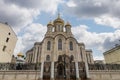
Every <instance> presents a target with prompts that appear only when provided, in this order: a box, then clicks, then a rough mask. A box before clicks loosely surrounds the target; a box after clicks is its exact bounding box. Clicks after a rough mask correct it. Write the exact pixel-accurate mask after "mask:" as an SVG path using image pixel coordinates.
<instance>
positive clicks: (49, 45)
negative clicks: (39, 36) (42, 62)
mask: <svg viewBox="0 0 120 80" xmlns="http://www.w3.org/2000/svg"><path fill="white" fill-rule="evenodd" d="M50 47H51V42H50V41H48V42H47V50H50Z"/></svg>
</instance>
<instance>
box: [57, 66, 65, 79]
mask: <svg viewBox="0 0 120 80" xmlns="http://www.w3.org/2000/svg"><path fill="white" fill-rule="evenodd" d="M57 72H58V76H60V77H62V76H64V65H63V64H59V65H58V66H57Z"/></svg>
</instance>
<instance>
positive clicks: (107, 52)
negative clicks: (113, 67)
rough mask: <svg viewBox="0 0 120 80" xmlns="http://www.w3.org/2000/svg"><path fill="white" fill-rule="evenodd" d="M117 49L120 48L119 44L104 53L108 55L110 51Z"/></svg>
mask: <svg viewBox="0 0 120 80" xmlns="http://www.w3.org/2000/svg"><path fill="white" fill-rule="evenodd" d="M116 50H120V45H118V46H116V47H114V48H112V49H110V50H108V51H106V52H104V53H103V54H104V55H106V54H109V53H111V52H114V51H116Z"/></svg>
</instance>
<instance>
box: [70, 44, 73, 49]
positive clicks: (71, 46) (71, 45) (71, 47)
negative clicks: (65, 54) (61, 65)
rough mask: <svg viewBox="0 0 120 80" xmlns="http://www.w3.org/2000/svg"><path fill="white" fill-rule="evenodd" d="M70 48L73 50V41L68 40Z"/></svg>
mask: <svg viewBox="0 0 120 80" xmlns="http://www.w3.org/2000/svg"><path fill="white" fill-rule="evenodd" d="M70 50H73V43H72V42H70Z"/></svg>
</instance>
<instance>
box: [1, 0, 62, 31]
mask: <svg viewBox="0 0 120 80" xmlns="http://www.w3.org/2000/svg"><path fill="white" fill-rule="evenodd" d="M61 1H62V0H50V1H48V0H35V1H34V0H29V1H25V0H0V5H1V6H2V7H0V22H8V24H10V25H11V26H12V27H13V28H14V31H15V32H16V33H19V31H20V30H21V29H22V28H24V27H25V26H27V25H29V24H31V23H32V22H33V20H34V19H35V18H36V17H37V16H38V15H40V13H41V11H43V12H48V13H50V14H54V13H55V12H56V11H57V7H58V5H59V3H61Z"/></svg>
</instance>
